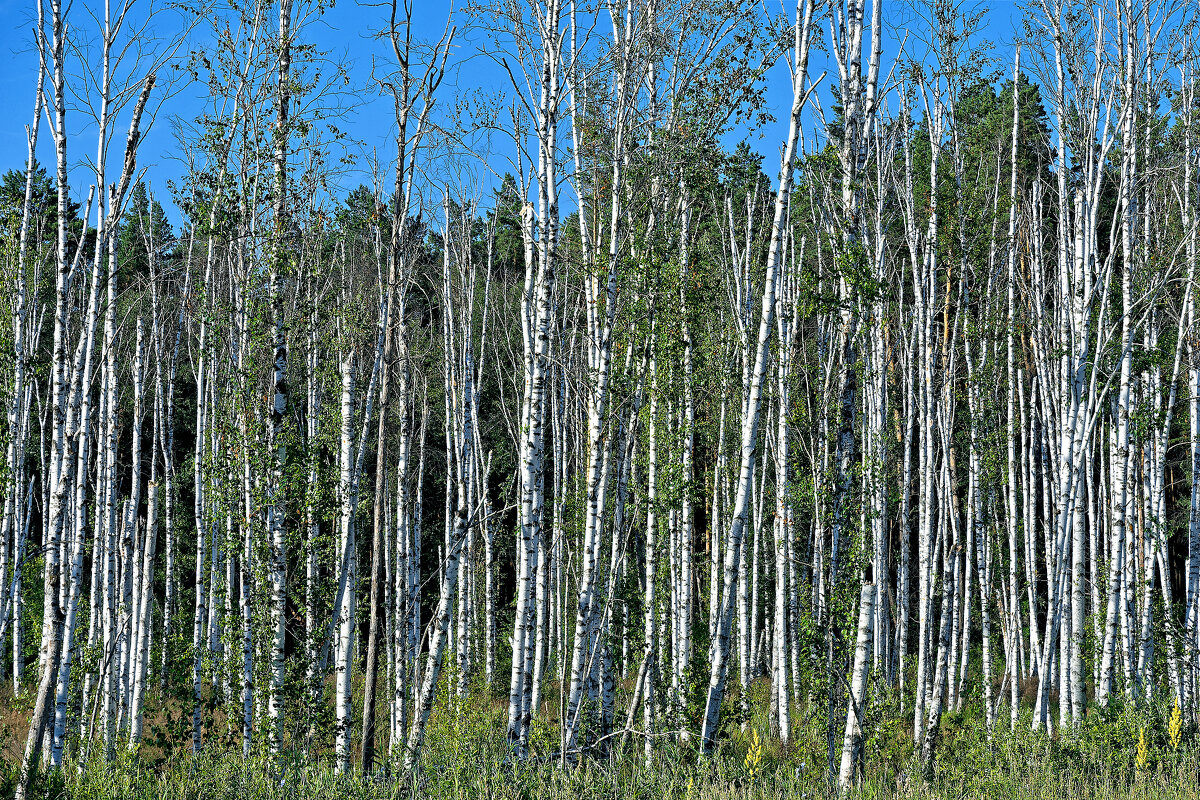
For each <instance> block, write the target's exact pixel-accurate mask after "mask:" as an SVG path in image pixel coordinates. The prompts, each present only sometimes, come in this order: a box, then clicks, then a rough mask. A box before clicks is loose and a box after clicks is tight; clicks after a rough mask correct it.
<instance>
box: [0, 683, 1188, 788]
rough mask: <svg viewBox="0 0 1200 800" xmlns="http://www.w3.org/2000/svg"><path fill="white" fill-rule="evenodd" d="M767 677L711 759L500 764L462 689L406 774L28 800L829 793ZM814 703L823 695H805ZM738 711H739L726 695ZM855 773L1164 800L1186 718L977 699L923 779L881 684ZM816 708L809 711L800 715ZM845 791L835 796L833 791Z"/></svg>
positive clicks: (888, 782) (206, 776)
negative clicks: (1049, 728)
mask: <svg viewBox="0 0 1200 800" xmlns="http://www.w3.org/2000/svg"><path fill="white" fill-rule="evenodd" d="M767 691H768V690H767V687H766V683H765V682H758V683H757V684H755V685H754V686H753V687H751V694H752V696H753V703H752V708H753V712H752V714H751V717H750V719H749V720H746V721H745V724H742V723H737V724H733V725H730V726H729V727H728V731H727V735H725V736H723V738H722V739H721V742H720V744H719V746H718V748H717V750H716V753H715V754H714V755H713V756H712V757H710V758H707V759H705V758H701V757H700V756H699V754H698V753H697V752H696V749H695V741H694V740H689V741H685V742H679V741H675V740H671V739H667V738H663V739H661V740H659V742H658V743H657V744H656V749H655V756H654V758H653V759H652V761H651V763H650V764H649V765H647V764H646V763H645V762H644V760H643V759H642V757H641V740H640V739H635V740H634V741H633V744H632V747H630V748H629V749H627V750H626V751H624V752H623V753H622V752H618V751H616V750H615V749H614V751H613V752H612V753H611V754H610V755H609V757H607V758H597V759H584V760H582V761H580V762H579V763H578V764H576V765H575V766H572V767H566V768H564V767H563V766H562V765H561V764H560V763H559V762H558V760H557V759H556V758H555V757H554V755H553V751H552V748H553V747H555V746H556V744H557V734H556V732H555V731H553V730H552V729H550V728H547V727H545V726H540V727H535V730H534V738H535V739H538V740H543V739H544V740H545V741H543V742H542V745H545V747H542V746H538V747H536V748H535V751H536V752H539V753H541V755H540V756H535V757H531V758H530V759H528V760H526V761H524V762H517V761H514V760H513V759H512V757H511V752H510V751H509V749H508V744H507V743H506V742H505V741H504V736H503V729H504V725H503V721H504V720H503V717H504V708H503V705H502V704H500V703H496V702H493V701H491V700H490V699H485V698H482V697H481V696H480V695H474V694H473V695H472V697H471V698H470V699H468V700H466V701H459V700H450V701H448V700H447V699H446V697H445V695H444V694H443V696H442V697H441V698H440V699H439V701H438V706H439V707H438V710H437V712H436V713H434V715H433V716H432V717H431V719H430V726H429V728H428V730H427V737H426V747H425V750H424V752H423V755H422V759H421V763H420V766H419V768H418V770H417V772H416V773H414V774H405V773H403V772H402V771H400V770H399V769H398V765H397V764H395V763H393V764H390V765H384V767H382V768H381V771H379V772H377V773H375V774H372V775H370V776H361V775H357V774H353V775H349V776H338V775H336V774H335V773H334V771H333V769H332V764H331V763H330V761H328V760H326V759H324V758H311V757H309V758H305V757H302V756H301V755H300V754H299V753H290V754H288V755H287V756H286V757H285V761H284V764H283V766H282V767H281V768H278V769H277V768H275V767H273V766H272V765H271V764H270V763H269V762H268V761H267V760H265V759H264V758H262V757H259V756H254V757H252V758H250V759H248V760H243V759H242V758H241V756H240V754H238V755H235V754H231V753H221V752H215V751H214V752H206V753H202V754H201V755H200V756H197V757H193V756H191V755H190V754H187V753H179V754H177V755H174V756H171V757H170V758H168V759H166V760H164V761H161V762H158V763H157V764H153V763H152V762H151V761H149V760H148V759H145V758H141V759H137V758H133V757H131V756H130V755H129V754H127V753H125V754H121V755H119V756H118V757H117V759H116V760H115V761H114V762H113V763H109V764H105V763H103V761H102V760H101V759H99V758H95V759H93V760H91V761H88V762H86V763H83V764H69V765H67V768H66V769H64V770H63V771H62V772H61V773H58V774H55V775H52V776H49V777H47V776H45V775H40V776H38V780H37V783H36V787H35V788H36V790H37V792H38V793H37V794H35V796H41V797H47V798H88V800H108V798H113V800H116V798H121V799H122V800H142V798H146V799H147V800H148V799H149V798H162V799H163V800H191V799H192V798H196V799H197V800H198V799H199V798H216V800H224V799H225V798H228V799H229V800H233V798H238V799H239V800H240V799H241V798H249V799H250V800H259V798H261V799H262V800H267V798H287V800H310V799H311V800H325V798H329V799H330V800H343V799H345V800H384V799H385V798H387V799H389V800H390V798H402V797H403V798H407V797H422V798H429V800H441V799H442V798H445V799H446V800H450V799H451V798H477V797H483V798H514V799H515V798H522V799H528V800H535V799H536V800H543V799H544V800H583V799H584V798H597V799H598V800H600V799H603V800H609V799H610V798H611V800H617V798H642V799H644V800H652V799H654V800H657V798H663V800H709V799H710V798H712V800H716V798H739V799H745V800H757V799H758V798H764V799H765V798H778V797H789V798H791V797H795V798H805V797H809V798H817V797H832V796H834V795H835V793H834V792H833V791H832V790H831V786H830V784H829V782H828V779H827V775H826V773H825V766H826V757H825V747H826V739H825V727H824V721H823V719H822V714H821V713H820V711H819V710H818V709H816V708H811V707H804V706H802V707H801V708H799V709H797V711H798V713H797V714H796V715H795V717H794V720H795V723H794V727H793V730H792V732H791V740H790V742H789V743H788V744H787V745H783V744H781V743H780V742H779V740H778V739H775V738H773V737H770V736H768V735H767V734H766V727H765V717H766V702H767ZM816 702H817V705H820V703H821V701H820V700H817V701H816ZM734 705H737V704H734ZM871 708H872V711H871V712H870V716H869V718H868V725H867V727H868V731H867V741H866V752H867V759H866V767H865V773H863V774H862V775H861V776H860V779H859V783H858V784H857V785H856V786H855V788H854V789H853V790H852V791H851V792H850V793H849V795H848V796H850V797H864V798H866V797H913V798H917V797H921V798H925V797H946V798H950V797H954V798H960V797H995V798H1060V797H1072V798H1110V797H1141V798H1174V797H1195V796H1196V784H1195V775H1196V773H1197V770H1198V769H1200V746H1198V745H1200V742H1198V740H1197V735H1196V727H1195V725H1193V724H1191V723H1187V722H1184V723H1183V724H1182V725H1181V729H1180V735H1179V743H1178V746H1177V747H1172V745H1171V742H1170V735H1169V726H1170V718H1171V709H1168V708H1166V707H1163V708H1154V709H1146V708H1143V709H1141V710H1135V709H1132V708H1130V707H1126V706H1122V705H1121V704H1120V703H1118V704H1116V705H1114V706H1113V707H1112V708H1110V709H1109V710H1107V711H1101V710H1098V709H1097V710H1094V711H1093V713H1091V714H1089V715H1088V716H1087V718H1086V719H1085V721H1084V723H1083V724H1082V726H1081V727H1080V728H1079V729H1078V730H1077V731H1063V732H1060V734H1059V735H1058V736H1057V737H1054V738H1048V737H1046V736H1045V735H1044V734H1043V733H1038V732H1033V731H1031V730H1030V725H1029V723H1030V718H1029V712H1028V709H1026V710H1025V711H1024V712H1023V713H1022V715H1021V716H1020V718H1019V719H1018V721H1017V725H1016V728H1015V730H1013V731H1010V730H1009V729H1008V726H1007V725H998V726H997V729H996V731H995V732H994V734H993V735H992V736H991V737H989V736H988V735H987V734H986V731H985V729H984V723H983V719H982V715H981V713H980V711H979V709H978V708H976V707H970V708H968V709H967V710H966V711H964V712H962V713H948V714H947V715H946V716H945V717H944V718H943V723H942V726H941V727H942V731H941V737H942V740H941V748H940V750H939V753H940V755H939V756H937V757H936V758H935V759H934V761H933V763H932V764H931V765H930V767H929V769H928V771H927V772H926V773H924V774H922V772H921V769H920V767H919V765H918V764H917V762H916V759H915V757H914V756H913V749H912V740H911V736H910V735H909V731H908V719H907V716H908V715H907V714H905V713H902V712H901V709H900V707H899V704H898V702H897V699H896V698H895V697H893V696H891V695H889V694H888V693H887V692H883V693H882V694H881V695H880V696H878V697H875V698H873V699H872V706H871ZM810 712H815V713H810ZM1141 731H1145V747H1146V754H1147V757H1146V762H1145V764H1144V766H1142V767H1141V768H1139V767H1138V766H1137V763H1136V761H1137V746H1138V739H1139V732H1141ZM14 779H15V774H14V770H13V769H12V768H11V766H10V767H8V768H7V769H6V771H5V772H3V773H0V798H4V797H8V796H11V792H12V785H13V784H12V782H13V780H14ZM843 796H847V795H843Z"/></svg>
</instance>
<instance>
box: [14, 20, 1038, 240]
mask: <svg viewBox="0 0 1200 800" xmlns="http://www.w3.org/2000/svg"><path fill="white" fill-rule="evenodd" d="M160 1H161V0H160ZM768 1H769V2H770V0H768ZM776 1H777V0H776ZM114 5H115V3H114ZM148 5H149V4H148V3H147V2H146V0H138V2H137V3H135V4H134V11H133V12H132V19H131V23H130V24H138V23H139V22H141V18H140V17H139V16H138V15H139V14H140V15H142V16H143V17H144V15H145V13H146V12H145V8H146V7H147V6H148ZM461 5H462V4H461V3H456V4H455V11H454V17H455V19H456V21H457V22H458V24H459V26H460V33H459V35H458V36H457V37H456V43H457V44H456V47H455V49H454V50H453V52H452V53H451V56H450V62H449V67H448V70H447V75H446V78H445V81H444V82H443V85H442V88H441V90H440V92H439V96H440V97H439V111H440V113H441V114H442V115H443V118H442V119H443V121H445V122H450V121H452V119H451V115H454V114H456V113H457V109H456V108H455V102H456V100H457V99H458V98H459V97H462V96H464V95H465V94H468V93H471V92H484V93H493V94H495V93H499V92H504V91H505V90H506V89H507V90H508V91H511V88H509V87H510V84H509V82H508V78H507V76H506V75H505V74H504V73H503V71H502V70H501V69H500V68H499V67H498V66H497V65H496V63H495V62H494V61H493V60H491V59H489V58H487V57H486V56H483V55H481V52H482V49H483V48H484V47H485V46H486V43H487V36H486V35H485V33H484V32H483V31H479V30H475V31H472V30H470V29H469V26H467V29H466V30H462V28H463V27H464V23H465V22H466V20H465V19H464V18H463V14H462V12H461V10H459V9H458V6H461ZM772 7H773V8H778V6H777V5H775V6H772ZM883 8H884V13H883V17H884V38H885V51H884V68H883V72H884V73H885V74H886V72H887V70H888V66H889V65H890V64H891V63H892V62H893V61H894V59H895V56H896V54H897V52H898V49H899V43H900V41H901V40H902V39H904V37H905V35H906V33H908V35H909V46H908V48H909V49H910V50H911V49H912V48H913V46H914V44H915V42H916V41H917V39H918V38H919V34H921V31H920V30H917V29H915V28H914V30H913V31H911V32H908V31H907V29H906V27H905V26H906V23H907V22H909V21H910V20H913V19H914V12H913V11H912V10H911V8H910V5H909V3H907V2H893V1H892V0H884V3H883ZM977 8H978V9H979V10H981V11H983V12H984V18H983V21H984V28H983V30H982V32H981V35H982V36H984V37H986V38H987V39H989V40H991V41H992V42H993V43H994V44H995V46H996V48H995V53H994V54H995V56H996V58H997V60H998V63H997V65H996V66H997V68H998V69H999V70H1000V71H1001V72H1007V71H1008V70H1010V69H1011V67H1007V68H1006V66H1005V64H1006V61H1007V59H1008V53H1009V52H1010V50H1009V47H1008V43H1009V42H1011V41H1012V39H1013V38H1014V35H1015V31H1016V30H1017V29H1018V28H1019V26H1020V16H1019V10H1018V8H1017V6H1016V4H1015V3H1013V2H999V3H981V4H979V5H978V6H977ZM102 9H103V6H102V4H101V1H100V0H74V3H73V6H72V7H71V10H70V15H71V16H70V17H69V19H70V20H72V25H73V27H74V28H75V30H76V31H96V30H97V29H98V28H97V23H96V21H95V19H94V16H93V15H94V14H96V13H99V12H101V11H102ZM387 11H388V10H387V8H386V7H383V6H379V5H371V4H367V3H362V2H358V0H338V2H336V4H335V5H334V6H333V7H332V8H329V9H327V10H326V11H324V13H323V14H321V15H320V16H319V17H316V18H313V19H311V20H310V21H309V22H308V23H307V25H306V27H305V28H304V29H303V31H302V34H301V38H302V40H305V41H308V42H311V43H313V44H315V45H316V46H317V47H319V48H320V49H321V50H324V51H327V52H328V58H329V59H331V60H333V61H337V62H341V63H343V64H345V65H346V68H347V70H348V75H349V78H350V84H349V86H347V87H346V88H345V90H344V91H343V92H341V93H340V94H339V95H338V96H335V97H333V98H332V100H331V101H330V102H331V103H332V104H334V105H337V106H340V112H339V113H340V118H339V119H338V121H337V125H338V127H339V128H341V129H342V130H345V131H347V132H348V133H349V135H350V136H351V137H353V138H354V139H357V140H358V144H356V145H352V146H351V148H350V154H351V155H352V156H354V157H355V159H356V162H357V163H356V164H354V165H351V166H349V167H348V168H346V170H345V171H344V172H343V174H341V175H340V176H339V177H338V178H337V182H338V186H339V188H340V189H341V190H348V189H351V188H353V187H355V186H357V185H358V184H360V183H369V182H370V169H369V162H370V159H371V157H372V154H373V153H377V154H378V158H379V159H380V160H381V161H383V162H384V164H385V165H386V163H387V159H389V158H390V156H391V154H392V140H393V131H394V122H393V120H392V110H391V105H390V100H389V99H388V98H385V97H383V96H382V95H380V93H379V92H378V90H377V89H376V88H374V86H373V85H372V81H371V68H372V63H373V58H375V59H387V58H389V57H390V50H389V48H388V47H387V46H386V42H384V41H382V40H378V39H376V38H375V37H374V36H372V33H373V32H374V31H378V30H380V29H382V28H383V26H384V25H385V24H386V18H387ZM450 12H451V4H450V3H449V2H445V0H416V2H415V3H414V34H415V35H414V39H415V40H417V41H427V42H431V41H436V40H437V39H438V38H439V37H440V35H441V34H442V32H443V30H444V26H445V24H446V19H447V16H448V14H450ZM35 13H36V6H35V5H33V3H32V2H28V0H27V1H26V2H19V1H18V0H0V20H3V21H2V22H0V57H3V58H4V59H5V68H4V69H2V70H0V108H4V109H5V114H4V119H3V121H0V169H3V170H8V169H17V168H20V167H21V166H22V165H23V163H24V160H25V152H26V144H25V127H26V126H27V125H28V124H29V121H30V117H31V115H32V112H33V98H34V95H33V92H34V85H33V81H34V79H35V77H36V73H37V63H38V59H37V53H36V50H35V49H34V47H33V41H32V28H33V24H34V15H35ZM914 24H917V23H914ZM179 25H180V18H179V17H177V16H173V15H172V14H171V13H165V14H161V15H160V16H159V17H157V18H156V19H155V21H154V22H153V23H152V29H153V30H154V31H155V32H156V33H157V34H158V35H159V36H160V37H161V38H162V39H167V38H170V37H171V36H172V35H175V31H176V30H178V27H179ZM821 35H822V37H824V36H825V35H826V34H825V33H824V31H823V32H822V34H821ZM209 36H210V34H209V32H208V30H206V29H205V28H204V27H200V28H197V29H196V30H194V31H193V32H192V33H191V35H190V37H189V38H188V40H187V42H186V44H185V47H184V48H183V51H184V52H186V51H187V50H194V49H199V48H203V47H205V46H206V45H207V43H208V42H209V41H210V39H209ZM825 58H826V57H824V56H822V55H820V54H815V55H814V60H813V63H812V67H811V72H812V74H813V75H814V76H815V75H818V74H820V72H821V71H822V70H827V71H828V72H829V75H828V76H827V77H826V78H825V81H824V83H823V86H822V104H823V106H824V107H825V108H826V109H828V107H829V100H828V97H829V95H828V91H829V88H830V87H831V86H832V83H833V81H834V80H836V69H835V67H834V66H833V65H832V63H825ZM75 63H76V69H78V63H79V62H78V61H77V60H76V61H75ZM129 66H130V67H131V68H141V66H140V65H138V66H137V67H135V66H134V65H133V64H132V63H131V64H130V65H129ZM202 89H203V87H197V86H192V85H187V84H184V83H182V82H180V83H179V84H177V85H176V86H175V87H174V93H173V94H171V95H170V96H169V97H166V98H165V99H162V98H163V95H162V92H161V91H160V92H158V96H159V98H160V99H161V107H160V108H159V110H158V114H157V118H156V121H155V123H154V126H153V128H152V129H151V131H150V133H149V134H148V135H147V136H146V137H145V139H144V140H143V143H142V146H141V148H140V149H139V166H141V167H144V168H145V169H146V173H145V175H146V180H147V182H148V184H149V185H150V187H151V189H152V190H153V191H154V193H155V195H156V196H157V197H158V198H159V199H160V200H163V201H164V205H166V206H167V208H168V213H169V215H170V216H171V217H173V218H177V214H175V213H172V212H173V210H174V209H173V203H171V202H165V201H168V200H169V197H168V196H167V195H168V192H167V181H168V180H169V179H175V178H178V176H179V175H181V174H182V173H183V170H184V168H183V164H182V162H181V161H180V160H179V159H178V157H177V149H178V148H177V145H176V141H175V135H174V133H173V127H174V126H173V125H172V124H171V118H172V117H176V116H177V117H180V118H185V119H186V118H191V117H193V116H195V115H196V114H197V113H198V111H199V110H200V109H201V108H202V107H203V92H202ZM766 101H767V106H768V110H769V111H770V112H771V113H772V114H773V115H774V117H775V118H776V122H775V123H774V124H769V125H767V126H764V127H762V128H760V129H758V130H753V131H751V130H747V129H741V130H735V131H731V132H730V133H728V134H727V135H726V136H725V137H724V138H725V141H726V143H727V144H728V145H729V146H731V147H732V146H733V145H734V144H735V143H736V142H738V141H740V140H742V139H746V140H747V141H748V142H749V143H750V146H751V147H752V148H753V149H754V150H756V151H757V152H759V153H760V154H762V155H763V156H764V171H766V173H767V174H768V175H771V174H773V173H774V172H775V171H776V169H777V159H778V151H779V147H780V143H781V141H782V139H783V137H784V135H785V134H786V130H785V128H784V123H785V122H786V119H785V118H786V115H787V109H788V107H789V105H790V102H791V87H790V83H789V81H788V76H787V72H786V67H784V66H776V67H775V68H774V69H772V70H771V72H770V73H769V74H768V84H767V94H766ZM68 120H69V127H70V129H71V132H72V139H71V142H70V145H69V147H70V153H69V155H70V157H71V160H72V163H73V164H74V165H75V166H74V167H73V170H72V177H71V181H72V189H73V192H74V193H76V194H79V195H82V194H83V193H85V192H86V187H87V185H88V183H89V182H90V171H89V168H88V167H87V165H86V160H87V159H90V158H91V157H92V156H93V155H94V151H95V147H96V143H95V142H96V139H95V132H94V126H93V127H89V126H88V125H87V114H86V113H85V112H83V111H82V110H71V111H69V112H68ZM127 124H128V122H127V117H125V116H122V117H121V120H120V121H119V122H118V124H117V126H116V128H117V135H116V136H115V137H114V138H115V141H114V144H113V146H112V149H111V151H110V156H109V158H110V163H112V164H117V163H118V162H119V160H120V157H121V148H122V147H123V143H124V132H125V129H126V127H127ZM813 128H815V125H814V126H809V129H810V131H811V130H812V129H813ZM477 144H479V143H477ZM480 146H481V147H483V146H485V145H480ZM486 146H487V147H488V149H490V151H491V152H490V153H487V154H483V153H477V154H476V160H475V163H474V165H472V164H471V161H472V159H471V158H466V159H464V160H462V162H461V163H463V164H465V169H462V170H459V171H458V172H456V173H454V175H453V176H452V175H449V174H446V175H444V176H442V177H443V178H451V179H453V178H454V177H455V176H457V178H458V179H459V180H462V175H463V174H464V173H471V174H473V175H474V176H475V177H474V179H473V181H468V182H473V183H474V189H473V191H474V192H475V193H479V192H485V191H487V190H488V189H489V188H490V187H491V186H493V185H494V177H493V176H492V175H491V174H489V173H491V172H494V173H499V174H503V173H504V172H505V171H510V170H511V169H512V167H511V166H510V164H509V162H510V161H511V158H512V151H513V147H512V145H511V144H507V145H506V144H505V143H504V142H502V141H501V140H500V139H499V138H497V137H493V139H492V140H491V142H490V145H486ZM38 150H39V158H40V160H42V161H43V162H44V163H48V162H51V161H52V159H53V148H52V147H51V143H50V137H49V135H48V131H47V128H46V125H45V122H44V121H43V126H42V134H41V141H40V143H39V148H38ZM479 160H486V161H487V162H488V165H489V166H488V168H487V169H481V168H480V167H479V166H478V163H479ZM335 191H336V190H335ZM568 194H569V192H568Z"/></svg>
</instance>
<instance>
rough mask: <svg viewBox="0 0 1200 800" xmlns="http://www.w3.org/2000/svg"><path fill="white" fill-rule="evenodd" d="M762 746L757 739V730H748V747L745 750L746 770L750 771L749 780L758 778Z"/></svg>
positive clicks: (760, 768)
mask: <svg viewBox="0 0 1200 800" xmlns="http://www.w3.org/2000/svg"><path fill="white" fill-rule="evenodd" d="M762 760H763V746H762V742H760V741H759V740H758V731H750V749H749V750H747V751H746V762H745V767H746V770H747V771H748V772H749V773H750V780H752V781H754V780H758V776H759V774H760V773H761V772H762Z"/></svg>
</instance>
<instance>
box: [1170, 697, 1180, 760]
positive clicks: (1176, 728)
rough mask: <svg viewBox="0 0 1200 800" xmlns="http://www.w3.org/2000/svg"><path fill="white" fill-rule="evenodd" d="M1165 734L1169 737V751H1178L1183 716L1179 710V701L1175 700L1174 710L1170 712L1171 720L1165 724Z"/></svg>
mask: <svg viewBox="0 0 1200 800" xmlns="http://www.w3.org/2000/svg"><path fill="white" fill-rule="evenodd" d="M1167 733H1168V734H1169V735H1170V737H1171V749H1172V750H1178V749H1179V740H1180V738H1181V737H1182V736H1183V714H1182V713H1181V712H1180V710H1179V700H1178V698H1176V700H1175V710H1174V711H1172V712H1171V719H1170V721H1169V722H1168V723H1167Z"/></svg>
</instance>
